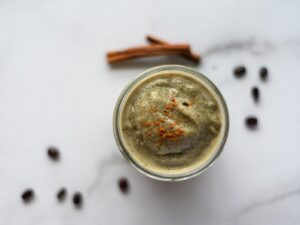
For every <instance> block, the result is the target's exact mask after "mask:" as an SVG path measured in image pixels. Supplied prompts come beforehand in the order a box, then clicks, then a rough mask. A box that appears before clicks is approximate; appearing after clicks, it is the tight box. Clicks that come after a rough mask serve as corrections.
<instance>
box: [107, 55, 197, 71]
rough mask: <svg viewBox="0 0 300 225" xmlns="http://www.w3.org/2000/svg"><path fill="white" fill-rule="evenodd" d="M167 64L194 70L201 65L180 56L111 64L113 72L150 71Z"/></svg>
mask: <svg viewBox="0 0 300 225" xmlns="http://www.w3.org/2000/svg"><path fill="white" fill-rule="evenodd" d="M166 64H169V65H170V64H177V65H183V66H189V67H192V68H198V67H199V65H201V64H199V65H197V64H195V63H193V62H191V61H189V60H187V59H184V58H181V57H178V56H172V55H171V56H158V57H150V58H139V59H132V60H128V61H124V62H120V63H116V64H111V65H110V68H111V69H112V70H121V69H122V70H123V69H136V68H139V69H140V68H142V69H148V68H150V67H155V66H160V65H166Z"/></svg>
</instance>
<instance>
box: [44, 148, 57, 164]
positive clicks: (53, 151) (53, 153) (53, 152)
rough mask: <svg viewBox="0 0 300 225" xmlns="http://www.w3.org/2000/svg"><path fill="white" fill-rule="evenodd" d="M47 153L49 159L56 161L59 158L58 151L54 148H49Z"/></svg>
mask: <svg viewBox="0 0 300 225" xmlns="http://www.w3.org/2000/svg"><path fill="white" fill-rule="evenodd" d="M47 153H48V156H49V157H50V159H52V160H55V161H56V160H58V159H59V157H60V154H59V150H58V148H56V147H49V148H48V151H47Z"/></svg>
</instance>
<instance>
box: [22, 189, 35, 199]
mask: <svg viewBox="0 0 300 225" xmlns="http://www.w3.org/2000/svg"><path fill="white" fill-rule="evenodd" d="M33 198H34V191H33V190H32V189H31V188H29V189H26V190H25V191H24V192H23V193H22V199H23V201H24V202H25V203H29V202H31V201H32V200H33Z"/></svg>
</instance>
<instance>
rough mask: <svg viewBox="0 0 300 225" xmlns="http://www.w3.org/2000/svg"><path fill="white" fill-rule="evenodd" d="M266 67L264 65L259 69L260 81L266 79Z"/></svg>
mask: <svg viewBox="0 0 300 225" xmlns="http://www.w3.org/2000/svg"><path fill="white" fill-rule="evenodd" d="M268 74H269V72H268V69H267V68H266V67H262V68H260V70H259V76H260V79H261V80H262V81H266V80H267V79H268Z"/></svg>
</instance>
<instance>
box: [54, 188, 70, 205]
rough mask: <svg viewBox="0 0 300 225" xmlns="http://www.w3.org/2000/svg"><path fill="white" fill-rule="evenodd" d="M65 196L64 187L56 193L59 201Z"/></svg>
mask: <svg viewBox="0 0 300 225" xmlns="http://www.w3.org/2000/svg"><path fill="white" fill-rule="evenodd" d="M66 196H67V190H66V189H65V188H61V189H60V190H59V191H58V192H57V194H56V197H57V199H58V201H60V202H62V201H64V200H65V199H66Z"/></svg>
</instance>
